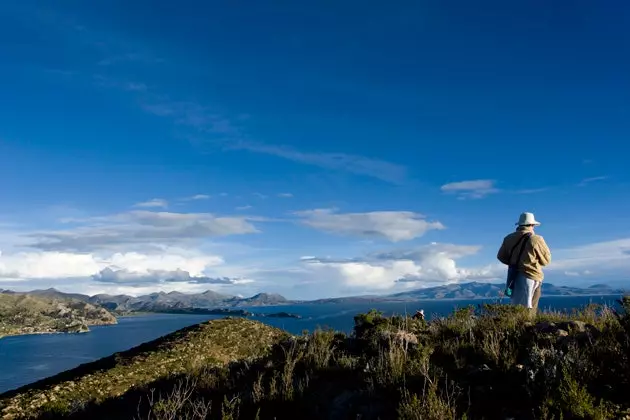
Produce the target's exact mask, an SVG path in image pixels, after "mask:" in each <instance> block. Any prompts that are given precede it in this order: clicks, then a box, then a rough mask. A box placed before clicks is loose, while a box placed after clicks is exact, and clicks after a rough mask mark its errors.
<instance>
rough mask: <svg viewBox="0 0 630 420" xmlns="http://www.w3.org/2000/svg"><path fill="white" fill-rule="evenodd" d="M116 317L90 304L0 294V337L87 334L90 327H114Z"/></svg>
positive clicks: (73, 300)
mask: <svg viewBox="0 0 630 420" xmlns="http://www.w3.org/2000/svg"><path fill="white" fill-rule="evenodd" d="M115 323H116V317H114V316H113V315H112V314H111V313H109V312H108V311H107V310H105V309H104V308H101V307H98V306H94V305H91V304H89V303H86V302H83V301H79V300H75V299H68V298H54V297H46V296H33V295H27V294H13V293H0V337H3V336H6V335H19V334H36V333H54V332H86V331H89V326H90V325H108V324H115Z"/></svg>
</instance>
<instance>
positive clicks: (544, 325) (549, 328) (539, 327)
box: [535, 322, 558, 334]
mask: <svg viewBox="0 0 630 420" xmlns="http://www.w3.org/2000/svg"><path fill="white" fill-rule="evenodd" d="M535 328H536V331H538V332H540V333H544V334H548V333H553V332H555V331H556V330H557V329H558V327H557V326H556V324H555V323H553V322H539V323H538V324H536V326H535Z"/></svg>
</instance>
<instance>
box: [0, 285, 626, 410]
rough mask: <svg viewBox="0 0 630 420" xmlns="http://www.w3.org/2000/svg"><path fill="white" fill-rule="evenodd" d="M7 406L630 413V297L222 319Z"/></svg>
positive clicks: (7, 400)
mask: <svg viewBox="0 0 630 420" xmlns="http://www.w3.org/2000/svg"><path fill="white" fill-rule="evenodd" d="M200 337H203V338H200ZM175 360H177V361H175ZM64 375H65V376H64ZM70 384H74V385H70ZM79 384H81V385H79ZM0 409H2V410H3V411H2V414H3V415H4V416H5V417H6V418H25V417H33V418H34V417H41V418H89V419H105V418H108V419H109V418H116V419H146V420H150V419H151V420H153V419H155V420H162V419H206V418H207V419H221V420H227V419H278V420H279V419H295V418H300V419H349V418H352V419H357V418H360V419H392V418H399V419H410V420H411V419H428V420H443V419H444V420H445V419H508V418H512V419H543V420H544V419H557V420H559V419H624V418H630V416H629V414H630V411H628V410H629V409H630V297H626V298H624V299H623V300H622V301H621V302H620V305H619V307H618V308H614V309H613V308H609V307H603V306H596V305H589V306H587V307H585V308H583V309H581V310H580V311H575V312H573V313H570V314H567V313H543V314H540V315H538V316H537V317H536V318H532V317H530V316H529V315H528V313H527V312H526V311H524V310H521V309H520V308H517V307H512V306H500V305H485V304H484V305H480V306H477V307H469V308H463V309H459V310H457V311H455V312H454V313H453V314H452V315H451V316H449V317H446V318H439V319H435V320H433V321H431V322H428V323H427V322H425V321H424V320H414V319H411V318H408V317H403V316H394V317H385V316H383V315H382V314H381V313H379V312H377V311H370V312H368V313H366V314H361V315H358V316H356V317H355V328H354V332H353V334H351V335H345V334H341V333H337V332H334V331H327V330H319V331H315V332H313V333H311V334H307V333H304V334H303V335H301V336H297V337H295V336H289V335H287V334H285V333H282V332H281V331H279V330H276V329H273V328H271V327H268V326H264V325H263V324H260V323H258V322H255V321H250V320H246V319H224V320H218V321H211V322H209V323H205V324H201V325H200V326H195V327H191V328H189V329H186V330H182V331H180V332H177V333H174V334H172V335H170V336H166V337H164V338H162V339H160V340H157V341H156V342H152V343H147V344H145V345H143V346H140V347H139V348H136V349H133V350H131V351H129V352H126V353H121V354H119V355H116V356H112V357H110V358H106V359H102V360H101V361H98V362H95V363H94V364H91V366H88V365H86V367H80V368H78V369H75V370H73V371H69V372H67V373H65V374H62V375H59V377H57V378H51V379H49V380H47V381H44V382H42V383H40V384H35V385H33V386H31V387H30V388H28V389H24V390H18V391H17V392H15V393H12V394H11V395H5V396H0Z"/></svg>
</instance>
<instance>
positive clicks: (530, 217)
mask: <svg viewBox="0 0 630 420" xmlns="http://www.w3.org/2000/svg"><path fill="white" fill-rule="evenodd" d="M515 224H516V225H519V226H526V225H536V226H540V222H538V221H537V220H536V218H535V217H534V213H529V212H525V213H521V215H520V217H519V218H518V222H516V223H515Z"/></svg>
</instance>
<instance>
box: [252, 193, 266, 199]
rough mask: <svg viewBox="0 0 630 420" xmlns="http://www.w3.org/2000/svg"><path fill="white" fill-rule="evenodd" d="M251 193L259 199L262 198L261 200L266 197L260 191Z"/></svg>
mask: <svg viewBox="0 0 630 420" xmlns="http://www.w3.org/2000/svg"><path fill="white" fill-rule="evenodd" d="M252 195H254V196H256V197H258V198H261V199H263V200H264V199H265V198H267V196H266V195H265V194H262V193H259V192H255V193H253V194H252Z"/></svg>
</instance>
